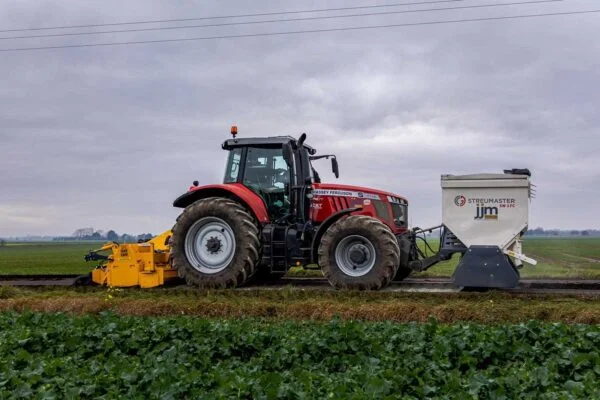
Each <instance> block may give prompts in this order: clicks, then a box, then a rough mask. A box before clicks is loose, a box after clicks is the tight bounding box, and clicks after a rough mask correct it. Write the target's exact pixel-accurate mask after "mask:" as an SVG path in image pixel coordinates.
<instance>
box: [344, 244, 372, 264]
mask: <svg viewBox="0 0 600 400" xmlns="http://www.w3.org/2000/svg"><path fill="white" fill-rule="evenodd" d="M349 253H350V261H352V262H353V263H354V264H355V265H360V264H363V263H364V262H365V261H366V260H367V259H368V257H369V250H368V249H367V247H366V246H365V245H362V244H357V245H354V246H352V248H351V249H350V251H349Z"/></svg>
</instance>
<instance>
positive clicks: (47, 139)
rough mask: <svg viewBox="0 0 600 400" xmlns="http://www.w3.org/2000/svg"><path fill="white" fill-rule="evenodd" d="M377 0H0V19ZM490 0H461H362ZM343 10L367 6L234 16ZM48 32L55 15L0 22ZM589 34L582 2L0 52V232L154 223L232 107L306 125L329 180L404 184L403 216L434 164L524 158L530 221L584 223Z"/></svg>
mask: <svg viewBox="0 0 600 400" xmlns="http://www.w3.org/2000/svg"><path fill="white" fill-rule="evenodd" d="M403 1H404V2H406V1H407V0H403ZM392 2H393V1H387V2H383V1H382V2H376V1H374V0H353V1H342V0H337V1H323V0H321V1H307V0H303V1H289V0H285V1H283V0H277V1H274V0H273V1H271V0H262V1H260V2H259V1H250V0H236V1H233V0H228V1H226V2H225V1H171V0H163V1H158V0H156V1H149V0H143V1H142V0H135V1H134V0H127V1H123V0H112V1H107V0H103V1H100V0H97V1H91V0H90V1H75V0H63V1H58V0H57V1H44V0H35V1H34V0H31V1H23V0H19V1H16V0H15V1H10V0H3V1H2V3H1V4H0V27H1V29H12V28H33V27H46V26H62V25H81V24H98V23H113V22H124V21H136V20H137V21H139V20H156V19H170V18H193V17H203V16H215V15H231V14H248V13H261V12H277V11H284V10H305V9H312V8H326V7H347V6H362V5H373V4H389V3H392ZM397 2H402V1H400V0H399V1H397ZM508 2H510V1H509V0H470V1H468V0H464V1H458V2H454V3H447V4H435V5H432V4H429V5H421V6H410V7H406V6H405V7H392V8H379V9H371V10H368V12H382V11H399V10H410V9H423V8H433V7H449V6H459V5H463V6H466V5H480V4H493V3H496V4H497V3H508ZM594 6H595V7H596V8H597V7H598V2H597V1H596V0H565V1H563V2H560V3H554V4H534V5H526V6H507V7H496V8H493V9H475V10H473V9H471V10H455V11H444V12H440V11H438V12H422V13H410V14H391V15H385V16H371V17H366V18H365V17H362V18H346V19H342V20H339V19H338V20H336V19H330V20H319V21H303V22H288V23H277V24H257V25H246V26H225V27H212V28H197V29H186V30H173V31H157V32H156V31H155V32H138V33H127V34H105V35H95V36H87V37H86V36H84V37H66V38H65V37H63V38H36V39H27V40H23V39H21V40H0V48H14V47H39V46H46V45H57V44H58V45H60V44H73V43H99V42H114V41H132V40H133V41H137V40H155V39H170V38H185V37H199V36H214V35H232V34H233V35H236V34H246V33H258V32H282V31H290V30H311V29H326V28H337V27H346V26H359V25H379V24H402V23H412V22H419V21H434V20H448V19H460V18H478V17H488V16H500V15H519V14H533V13H549V12H559V11H574V10H587V9H593V8H594ZM359 12H366V11H364V10H353V11H337V12H330V13H328V14H326V13H317V14H315V13H313V14H300V15H298V14H294V15H284V16H271V17H255V18H246V19H244V20H261V19H262V20H264V19H274V18H299V17H306V16H310V15H313V16H316V15H339V14H348V13H359ZM241 20H242V19H237V21H241ZM231 21H232V20H209V21H195V22H188V23H187V24H188V25H194V24H196V25H197V24H200V23H202V24H206V23H215V22H231ZM172 25H173V24H170V26H172ZM150 26H154V27H156V26H169V24H162V25H161V24H155V25H150ZM141 27H142V26H140V25H136V26H118V27H114V26H113V27H104V28H96V29H97V30H100V29H104V30H106V29H109V30H110V29H132V28H141ZM144 27H149V26H144ZM81 30H82V29H80V30H79V31H81ZM60 32H67V31H66V30H63V31H58V30H56V31H51V32H50V31H45V32H44V31H42V32H40V31H29V32H4V33H0V36H3V37H7V36H19V35H23V34H28V35H31V34H44V33H60ZM70 32H74V30H70ZM599 37H600V14H589V15H575V16H554V17H548V18H537V19H520V20H504V21H487V22H470V23H462V24H448V25H424V26H417V27H408V28H406V27H405V28H387V29H371V30H356V31H344V32H331V33H312V34H304V35H289V36H272V37H254V38H238V39H221V40H205V41H188V42H183V43H181V42H180V43H173V42H172V43H159V44H141V45H128V46H115V47H93V48H75V49H58V50H43V51H30V52H2V53H0V74H1V76H2V80H1V86H0V110H1V111H0V172H1V174H0V236H12V235H25V234H36V235H37V234H39V235H46V234H49V235H54V234H70V233H72V232H73V231H74V230H75V229H77V228H81V227H86V226H92V227H94V228H96V229H103V230H108V229H115V230H116V231H117V232H119V233H123V232H129V233H141V232H154V233H158V232H161V231H162V230H165V229H168V228H170V227H171V226H172V225H173V222H174V220H175V218H176V216H177V215H178V213H179V210H178V209H174V208H173V207H172V201H173V200H174V199H175V198H176V197H177V196H179V195H180V194H182V193H183V192H184V191H186V190H187V188H188V187H189V185H190V183H191V182H192V181H193V180H194V179H197V180H198V181H199V182H200V183H201V184H208V183H215V182H220V181H221V180H222V176H223V170H224V162H225V157H226V154H225V152H224V151H223V150H221V149H220V143H221V142H222V141H223V140H224V139H227V137H228V132H229V127H230V125H232V124H237V125H238V126H239V132H240V136H269V135H281V134H289V135H293V136H298V135H299V134H300V133H302V132H307V134H308V141H309V142H310V144H311V145H313V146H314V147H316V148H317V149H318V150H319V153H321V154H323V153H330V152H333V153H336V154H337V155H338V159H339V162H340V168H341V177H340V180H339V182H340V183H349V184H359V185H364V186H370V187H375V188H381V189H386V190H389V191H392V192H395V193H398V194H400V195H403V196H405V197H406V198H408V200H409V202H410V209H411V211H410V214H411V223H412V224H413V225H419V226H430V225H435V224H437V223H439V222H440V221H441V204H440V203H441V190H440V187H439V185H440V183H439V179H440V175H441V174H445V173H454V174H461V173H475V172H500V171H501V170H502V169H504V168H515V167H519V168H521V167H526V168H529V169H531V171H532V173H533V182H534V183H535V184H536V185H537V186H538V187H537V198H535V199H534V200H533V202H532V205H531V220H530V227H532V228H534V227H537V226H543V227H545V228H550V227H557V228H565V229H571V228H579V229H581V228H599V227H600V212H599V211H598V207H599V206H598V198H599V197H600V163H599V161H600V156H599V155H598V152H599V149H600V135H599V134H600V129H599V123H600V114H599V112H598V110H599V108H600V90H599V88H600V41H599V40H598V38H599ZM318 163H320V164H317V168H319V167H320V170H321V175H322V176H323V178H324V180H328V181H329V180H331V181H333V180H334V179H333V177H332V174H331V173H330V172H329V165H328V164H327V162H326V161H320V162H318Z"/></svg>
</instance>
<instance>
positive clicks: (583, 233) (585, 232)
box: [581, 231, 590, 236]
mask: <svg viewBox="0 0 600 400" xmlns="http://www.w3.org/2000/svg"><path fill="white" fill-rule="evenodd" d="M581 236H590V232H589V231H582V232H581Z"/></svg>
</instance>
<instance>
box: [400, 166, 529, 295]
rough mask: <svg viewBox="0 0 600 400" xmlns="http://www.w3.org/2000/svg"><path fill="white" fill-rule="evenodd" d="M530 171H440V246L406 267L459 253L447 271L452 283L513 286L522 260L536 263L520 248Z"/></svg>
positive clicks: (422, 267)
mask: <svg viewBox="0 0 600 400" xmlns="http://www.w3.org/2000/svg"><path fill="white" fill-rule="evenodd" d="M530 176H531V173H530V172H529V170H527V169H512V170H505V171H504V173H503V174H472V175H442V178H441V186H442V226H441V227H440V228H442V235H441V243H440V250H439V252H438V253H437V254H436V255H434V256H431V257H427V258H424V259H421V260H419V261H415V262H413V263H411V267H412V269H416V270H420V271H422V270H425V269H427V268H429V267H431V266H432V265H434V264H436V263H437V262H439V261H441V260H447V259H449V258H450V257H451V256H452V255H453V254H455V253H461V254H462V257H461V260H460V263H459V264H458V267H457V268H456V271H455V272H454V276H453V279H454V283H455V284H456V285H457V286H460V287H488V288H514V287H516V286H517V285H518V283H519V271H518V268H519V267H521V266H522V265H523V262H527V263H529V264H533V265H535V264H537V262H536V261H535V260H533V259H531V258H529V257H527V256H525V255H524V254H523V253H522V251H521V237H522V236H523V234H524V233H525V232H526V231H527V224H528V220H529V203H530V199H531V183H530V181H529V178H530ZM422 232H423V231H422Z"/></svg>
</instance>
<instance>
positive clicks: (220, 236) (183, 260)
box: [171, 197, 260, 288]
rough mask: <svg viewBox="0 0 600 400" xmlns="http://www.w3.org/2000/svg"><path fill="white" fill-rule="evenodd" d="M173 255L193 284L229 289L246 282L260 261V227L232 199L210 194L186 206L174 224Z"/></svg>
mask: <svg viewBox="0 0 600 400" xmlns="http://www.w3.org/2000/svg"><path fill="white" fill-rule="evenodd" d="M171 240H172V246H171V254H172V256H173V265H174V266H175V268H177V271H178V273H179V276H180V277H182V278H184V279H185V280H186V282H187V283H188V284H190V285H194V286H198V287H203V288H230V287H236V286H239V285H242V284H244V283H245V282H246V281H247V280H248V279H249V278H250V277H251V276H252V275H254V273H255V272H256V267H257V265H258V262H259V254H260V240H259V230H258V227H257V225H256V223H255V222H254V219H253V218H252V216H251V215H250V214H249V213H248V212H247V211H246V210H245V209H244V208H243V207H242V206H241V205H240V204H239V203H236V202H235V201H233V200H229V199H226V198H220V197H210V198H206V199H202V200H198V201H196V202H194V203H192V204H191V205H189V206H187V207H186V208H185V210H184V211H183V213H181V215H180V216H179V218H177V222H176V223H175V226H174V227H173V237H172V239H171Z"/></svg>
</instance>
